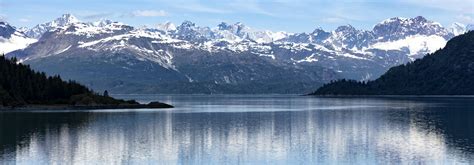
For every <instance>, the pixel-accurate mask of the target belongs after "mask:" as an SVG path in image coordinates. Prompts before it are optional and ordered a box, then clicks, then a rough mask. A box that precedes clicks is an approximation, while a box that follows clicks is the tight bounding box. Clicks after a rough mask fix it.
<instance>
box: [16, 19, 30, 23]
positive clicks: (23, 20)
mask: <svg viewBox="0 0 474 165" xmlns="http://www.w3.org/2000/svg"><path fill="white" fill-rule="evenodd" d="M18 21H20V22H31V20H30V19H27V18H20V19H19V20H18Z"/></svg>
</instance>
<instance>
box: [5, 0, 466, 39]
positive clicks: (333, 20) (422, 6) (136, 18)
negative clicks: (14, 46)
mask: <svg viewBox="0 0 474 165" xmlns="http://www.w3.org/2000/svg"><path fill="white" fill-rule="evenodd" d="M63 13H71V14H73V15H75V16H76V17H78V18H79V19H80V20H82V21H86V22H89V21H96V20H99V19H111V20H114V21H120V22H124V23H127V24H131V25H147V26H153V25H156V24H158V23H162V22H166V21H171V22H173V23H175V24H180V23H181V22H183V21H184V20H190V21H192V22H195V23H196V24H197V25H201V26H211V27H213V26H216V25H217V24H218V23H220V22H229V23H234V22H243V23H244V24H246V25H248V26H250V27H253V28H256V29H269V30H274V31H289V32H309V31H312V30H313V29H315V28H316V27H322V28H323V29H325V30H333V29H335V28H336V27H337V26H339V25H345V24H351V25H353V26H354V27H356V28H358V29H371V28H372V27H373V25H374V24H376V23H378V22H380V21H382V20H384V19H386V18H390V17H396V16H400V17H415V16H418V15H421V16H424V17H426V18H428V19H430V20H434V21H437V22H440V23H442V24H443V25H445V26H448V25H450V24H451V23H453V22H461V23H464V24H468V23H474V0H385V1H382V0H352V1H348V0H342V1H341V0H202V1H198V0H134V1H131V0H128V1H126V0H0V19H2V20H6V21H8V22H9V23H11V24H13V25H15V26H18V27H20V26H26V27H32V26H34V25H36V24H38V23H43V22H48V21H50V20H52V19H54V18H56V17H59V16H60V15H61V14H63Z"/></svg>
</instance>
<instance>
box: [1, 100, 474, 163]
mask: <svg viewBox="0 0 474 165" xmlns="http://www.w3.org/2000/svg"><path fill="white" fill-rule="evenodd" d="M117 97H120V98H133V99H137V100H139V101H141V102H149V101H154V100H160V101H163V102H166V103H170V104H173V105H175V106H176V108H174V109H166V110H151V109H144V110H97V111H85V112H75V111H67V110H66V111H60V112H48V111H35V112H0V135H1V136H0V162H2V163H7V164H9V163H20V164H51V163H53V162H59V164H71V163H77V164H97V163H99V164H110V163H115V164H120V163H122V164H123V163H137V164H315V163H324V164H334V163H338V164H386V163H395V164H399V163H403V164H407V163H408V164H418V163H423V164H425V163H426V164H433V163H435V164H472V163H474V98H470V97H458V98H454V97H431V98H415V97H410V98H315V97H302V96H288V95H283V96H282V95H260V96H255V95H254V96H246V95H190V96H189V95H188V96H186V95H171V96H166V95H119V96H117Z"/></svg>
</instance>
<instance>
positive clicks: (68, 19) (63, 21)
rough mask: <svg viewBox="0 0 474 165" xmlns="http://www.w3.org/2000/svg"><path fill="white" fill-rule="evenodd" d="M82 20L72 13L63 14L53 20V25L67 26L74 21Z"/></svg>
mask: <svg viewBox="0 0 474 165" xmlns="http://www.w3.org/2000/svg"><path fill="white" fill-rule="evenodd" d="M77 22H80V21H79V20H78V19H77V18H76V17H74V16H73V15H72V14H63V15H62V16H61V17H59V18H56V19H55V20H54V21H52V22H51V25H53V26H54V25H56V26H65V25H68V24H72V23H77Z"/></svg>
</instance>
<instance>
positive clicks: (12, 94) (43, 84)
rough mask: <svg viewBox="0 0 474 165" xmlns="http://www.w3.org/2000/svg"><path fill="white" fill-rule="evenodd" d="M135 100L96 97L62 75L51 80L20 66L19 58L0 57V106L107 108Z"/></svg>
mask: <svg viewBox="0 0 474 165" xmlns="http://www.w3.org/2000/svg"><path fill="white" fill-rule="evenodd" d="M122 103H131V104H136V102H134V101H129V102H126V101H122V100H116V99H113V98H111V97H106V96H100V95H97V94H94V93H93V92H92V91H91V90H89V89H88V88H87V87H85V86H82V85H80V84H78V83H76V82H74V81H68V82H64V81H63V80H61V78H60V77H59V76H53V77H48V76H46V75H45V73H41V72H35V71H33V70H32V69H30V67H29V66H28V65H23V64H17V61H16V59H14V58H13V59H10V60H9V59H6V58H5V57H4V56H0V107H1V106H19V105H31V104H42V105H51V104H72V105H79V104H80V105H91V104H93V105H104V104H122Z"/></svg>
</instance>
